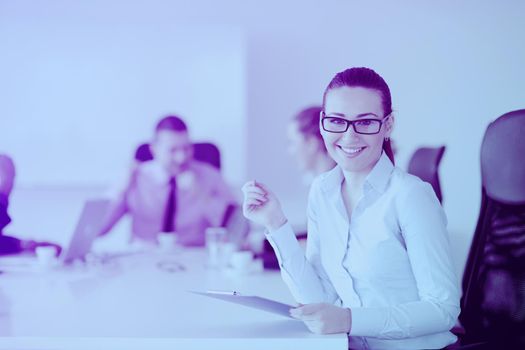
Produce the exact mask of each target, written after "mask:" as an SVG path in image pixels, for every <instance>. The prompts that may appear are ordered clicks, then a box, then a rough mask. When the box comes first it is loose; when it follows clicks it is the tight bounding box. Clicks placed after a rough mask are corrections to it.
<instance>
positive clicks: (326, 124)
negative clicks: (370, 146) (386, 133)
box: [321, 111, 390, 135]
mask: <svg viewBox="0 0 525 350" xmlns="http://www.w3.org/2000/svg"><path fill="white" fill-rule="evenodd" d="M388 117H390V114H389V115H387V116H386V117H384V118H383V119H372V118H366V119H365V118H363V119H358V120H347V119H344V118H340V117H335V116H330V115H328V116H327V115H326V114H325V113H324V111H323V112H321V125H322V126H323V129H324V130H325V131H328V132H334V133H344V132H346V131H347V130H348V128H349V127H350V125H352V128H353V129H354V131H355V132H356V133H358V134H364V135H373V134H377V133H378V132H379V131H380V130H381V126H382V125H383V123H384V121H385V120H386V119H387V118H388Z"/></svg>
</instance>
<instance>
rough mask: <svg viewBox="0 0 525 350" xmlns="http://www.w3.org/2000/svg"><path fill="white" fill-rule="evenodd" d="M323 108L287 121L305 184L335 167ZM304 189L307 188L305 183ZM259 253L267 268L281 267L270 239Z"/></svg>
mask: <svg viewBox="0 0 525 350" xmlns="http://www.w3.org/2000/svg"><path fill="white" fill-rule="evenodd" d="M321 111H322V107H320V106H312V107H309V108H305V109H303V110H301V111H300V112H299V113H297V114H296V115H294V116H293V118H292V119H290V122H289V124H288V130H287V136H288V153H289V154H290V156H292V157H293V158H295V160H296V162H297V164H298V166H299V168H300V170H301V171H302V173H303V184H304V185H305V186H308V187H310V185H311V183H312V181H313V180H314V178H315V177H316V176H317V175H319V174H322V173H324V172H326V171H329V170H331V169H332V168H334V167H335V162H334V160H333V159H332V158H331V157H330V156H329V155H328V152H327V151H326V146H325V145H324V141H323V137H322V136H321V131H320V130H319V120H320V118H321ZM304 190H305V192H307V191H308V190H307V189H306V187H305V189H304ZM305 223H306V218H305ZM296 236H297V238H298V239H305V238H306V232H305V230H299V231H297V232H296ZM302 242H304V241H302ZM259 256H260V257H261V258H262V260H263V264H264V267H265V268H267V269H279V262H278V261H277V257H276V256H275V253H274V251H273V248H272V247H271V245H270V243H269V242H268V241H267V240H265V241H264V243H263V252H262V253H261V254H260V255H259Z"/></svg>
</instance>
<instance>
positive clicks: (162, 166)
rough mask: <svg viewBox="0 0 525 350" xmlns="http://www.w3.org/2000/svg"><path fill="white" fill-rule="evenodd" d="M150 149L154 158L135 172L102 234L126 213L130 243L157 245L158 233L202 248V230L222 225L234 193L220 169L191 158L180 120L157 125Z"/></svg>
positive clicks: (173, 117)
mask: <svg viewBox="0 0 525 350" xmlns="http://www.w3.org/2000/svg"><path fill="white" fill-rule="evenodd" d="M150 149H151V153H152V156H153V159H152V160H149V161H145V162H142V163H139V164H138V165H137V166H136V167H134V168H133V170H132V173H131V176H130V180H129V183H128V184H127V186H126V188H125V189H124V191H122V193H120V195H119V196H118V198H116V199H115V201H114V203H113V205H112V209H111V211H110V213H109V215H108V217H107V220H106V221H105V222H104V224H103V226H102V229H101V232H100V235H104V234H106V233H108V232H109V231H110V230H111V228H112V227H113V226H114V225H115V224H116V223H117V222H118V221H119V220H120V218H121V217H122V216H123V215H124V214H126V213H129V214H130V215H131V219H132V239H133V240H142V241H147V242H152V243H155V242H157V235H158V234H159V233H173V234H175V235H176V237H177V238H176V240H177V242H178V243H180V244H182V245H186V246H198V245H203V244H204V238H205V237H204V231H205V229H206V228H207V227H210V226H220V225H221V224H222V221H223V216H224V214H225V210H226V208H227V207H228V205H230V204H235V203H236V201H235V198H234V196H233V193H232V192H231V190H230V188H229V187H228V185H227V184H226V182H225V181H224V179H223V178H222V176H221V174H220V172H219V170H218V169H216V168H214V167H213V166H211V165H208V164H207V163H203V162H200V161H197V160H195V159H194V158H193V146H192V142H191V140H190V136H189V133H188V128H187V126H186V124H185V123H184V121H183V120H182V119H181V118H179V117H177V116H168V117H165V118H163V119H162V120H160V121H159V122H158V124H157V126H156V128H155V133H154V136H153V140H152V142H151V144H150Z"/></svg>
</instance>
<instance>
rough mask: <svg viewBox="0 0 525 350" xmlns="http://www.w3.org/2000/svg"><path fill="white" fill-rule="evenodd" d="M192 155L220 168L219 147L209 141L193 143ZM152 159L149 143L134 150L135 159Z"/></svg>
mask: <svg viewBox="0 0 525 350" xmlns="http://www.w3.org/2000/svg"><path fill="white" fill-rule="evenodd" d="M193 157H194V158H195V159H196V160H198V161H201V162H205V163H208V164H210V165H213V166H214V167H216V168H217V169H219V170H220V169H221V152H220V151H219V148H218V147H217V146H216V145H215V144H213V143H211V142H198V143H194V144H193ZM152 159H153V154H152V153H151V149H150V145H149V143H143V144H141V145H139V146H138V147H137V149H136V150H135V160H136V161H138V162H147V161H149V160H152Z"/></svg>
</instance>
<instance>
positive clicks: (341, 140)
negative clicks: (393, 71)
mask: <svg viewBox="0 0 525 350" xmlns="http://www.w3.org/2000/svg"><path fill="white" fill-rule="evenodd" d="M324 112H325V115H326V116H334V117H338V118H342V119H346V120H350V121H354V120H361V119H377V120H382V121H383V125H382V126H381V129H380V130H379V133H377V134H373V135H364V134H358V133H356V132H355V131H354V129H353V127H352V126H350V127H349V128H348V130H347V131H346V132H344V133H333V132H328V131H325V130H324V129H323V128H321V135H322V136H323V139H324V142H325V145H326V149H327V150H328V153H329V154H330V156H331V157H332V158H333V159H334V160H335V162H336V163H337V164H338V165H339V166H340V167H341V168H342V169H343V170H345V171H348V172H356V173H368V172H370V170H372V168H373V167H374V165H375V164H376V163H377V161H378V160H379V157H380V156H381V152H382V149H383V140H384V138H385V137H390V133H391V131H392V126H393V116H390V117H388V118H386V119H384V120H383V117H386V116H385V115H384V112H383V107H382V101H381V93H380V92H379V91H377V90H374V89H368V88H362V87H347V86H343V87H339V88H335V89H331V90H329V91H328V92H327V94H326V98H325V106H324Z"/></svg>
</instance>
